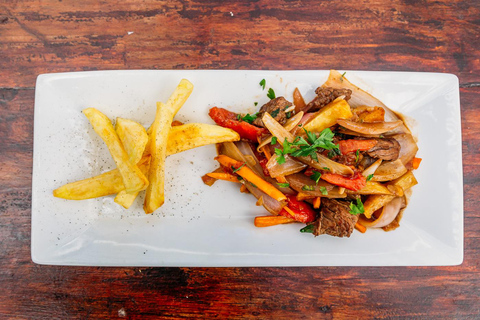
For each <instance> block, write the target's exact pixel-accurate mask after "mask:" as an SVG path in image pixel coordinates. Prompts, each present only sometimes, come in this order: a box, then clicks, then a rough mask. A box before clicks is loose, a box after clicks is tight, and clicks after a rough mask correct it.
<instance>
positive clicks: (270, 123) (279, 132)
mask: <svg viewBox="0 0 480 320" xmlns="http://www.w3.org/2000/svg"><path fill="white" fill-rule="evenodd" d="M262 121H263V124H264V125H265V127H266V128H267V129H268V131H270V133H271V134H272V136H274V137H277V139H278V142H279V143H282V142H283V141H285V139H287V141H288V142H293V140H294V139H295V136H294V135H293V134H291V133H290V132H289V131H288V130H287V129H285V128H284V127H283V126H282V125H281V124H280V123H278V121H277V120H275V119H273V117H272V116H271V115H270V114H269V113H268V112H265V114H264V115H263V117H262Z"/></svg>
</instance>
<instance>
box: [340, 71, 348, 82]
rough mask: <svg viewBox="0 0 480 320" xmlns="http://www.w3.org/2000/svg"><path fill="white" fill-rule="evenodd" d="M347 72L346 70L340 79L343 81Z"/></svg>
mask: <svg viewBox="0 0 480 320" xmlns="http://www.w3.org/2000/svg"><path fill="white" fill-rule="evenodd" d="M346 73H347V72H346V71H345V72H344V73H342V76H341V77H340V81H343V78H344V77H345V74H346Z"/></svg>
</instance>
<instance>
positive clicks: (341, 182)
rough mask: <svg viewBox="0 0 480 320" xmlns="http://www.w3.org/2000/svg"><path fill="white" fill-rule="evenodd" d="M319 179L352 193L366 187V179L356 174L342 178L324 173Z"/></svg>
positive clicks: (334, 174)
mask: <svg viewBox="0 0 480 320" xmlns="http://www.w3.org/2000/svg"><path fill="white" fill-rule="evenodd" d="M321 178H322V179H323V180H325V181H327V182H329V183H331V184H334V185H336V186H339V187H343V188H347V189H348V190H353V191H358V190H360V189H362V188H363V187H365V186H366V185H367V180H366V178H365V177H364V176H362V175H361V174H359V173H358V172H356V173H355V174H354V175H353V176H352V177H344V176H342V175H339V174H336V173H329V172H325V173H323V174H322V177H321Z"/></svg>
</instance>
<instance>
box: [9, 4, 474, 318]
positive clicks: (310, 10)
mask: <svg viewBox="0 0 480 320" xmlns="http://www.w3.org/2000/svg"><path fill="white" fill-rule="evenodd" d="M130 32H133V33H130ZM129 33H130V34H129ZM479 35H480V2H478V1H475V0H471V1H445V0H439V1H425V0H421V1H412V0H403V1H400V0H394V1H379V0H376V1H329V2H317V1H279V2H276V1H249V2H233V1H232V2H223V1H202V2H200V1H188V0H184V1H148V0H146V1H135V0H125V1H121V2H118V1H107V0H106V1H93V0H86V1H82V2H80V1H67V0H63V1H58V0H25V1H0V68H1V77H0V163H1V164H2V165H1V166H0V318H2V319H3V318H22V319H23V318H27V319H41V318H53V319H67V318H68V319H90V318H91V319H98V318H107V319H112V318H128V319H157V318H159V317H162V318H220V319H223V318H229V319H245V318H258V319H265V318H275V319H282V318H297V317H298V318H312V319H319V318H326V319H345V318H378V319H391V318H405V319H412V318H420V319H426V318H430V319H444V318H450V319H451V318H454V319H462V318H465V319H466V318H469V319H474V318H478V317H479V315H480V267H479V262H480V244H479V243H480V241H479V240H480V239H479V238H480V232H479V230H480V213H479V210H478V208H479V207H480V201H479V198H478V194H479V193H480V167H479V162H478V158H479V156H480V113H479V108H478V102H479V101H480V50H479V49H480V42H479V41H480V40H479ZM199 68H207V69H211V68H213V69H329V68H337V69H353V70H412V71H433V72H449V73H454V74H456V75H458V76H459V79H460V83H461V85H460V86H461V90H460V95H461V108H462V134H463V161H464V196H465V260H464V263H463V264H462V265H461V266H453V267H394V268H378V267H375V268H347V267H342V268H334V267H322V268H87V267H53V266H39V265H35V264H33V263H32V262H31V260H30V223H31V218H30V214H31V211H30V206H31V167H32V146H33V102H34V85H35V79H36V76H37V75H38V74H39V73H45V72H61V71H78V70H97V69H199ZM436 178H437V179H441V173H439V177H436Z"/></svg>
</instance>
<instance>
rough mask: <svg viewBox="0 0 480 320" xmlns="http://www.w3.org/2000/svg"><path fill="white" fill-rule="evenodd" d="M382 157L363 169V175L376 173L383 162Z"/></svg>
mask: <svg viewBox="0 0 480 320" xmlns="http://www.w3.org/2000/svg"><path fill="white" fill-rule="evenodd" d="M382 161H383V160H382V159H378V160H377V161H375V162H374V163H372V164H371V165H370V167H368V168H367V169H365V170H363V172H362V175H363V176H364V177H368V176H369V175H371V174H374V173H375V170H377V168H378V167H379V166H380V164H381V163H382Z"/></svg>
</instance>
